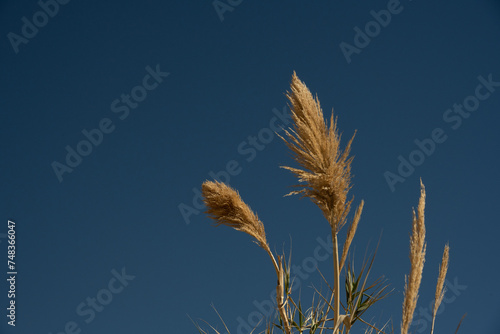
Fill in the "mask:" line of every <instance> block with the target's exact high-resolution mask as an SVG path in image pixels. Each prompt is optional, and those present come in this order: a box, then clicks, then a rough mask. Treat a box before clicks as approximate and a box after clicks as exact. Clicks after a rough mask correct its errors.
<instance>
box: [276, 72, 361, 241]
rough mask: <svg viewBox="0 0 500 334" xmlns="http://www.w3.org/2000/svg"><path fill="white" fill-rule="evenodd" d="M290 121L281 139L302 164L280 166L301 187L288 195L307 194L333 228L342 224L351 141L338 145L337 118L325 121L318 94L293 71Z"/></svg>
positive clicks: (346, 206)
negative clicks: (292, 174) (314, 93)
mask: <svg viewBox="0 0 500 334" xmlns="http://www.w3.org/2000/svg"><path fill="white" fill-rule="evenodd" d="M287 97H288V100H289V101H290V104H291V105H290V109H291V111H292V119H293V122H294V126H293V129H291V130H290V131H287V130H285V137H286V139H285V138H283V137H282V139H283V140H284V141H285V143H286V144H287V146H288V147H289V148H290V150H291V151H292V153H293V155H294V158H295V160H296V161H297V163H298V164H299V165H300V166H301V167H302V168H303V169H299V168H293V167H287V166H284V167H283V168H285V169H288V170H289V171H291V172H292V173H294V174H295V175H296V176H297V177H298V178H299V182H301V184H299V185H297V187H299V188H302V189H300V190H297V191H292V192H290V193H289V194H288V195H292V194H302V195H303V196H304V197H309V198H310V199H311V200H312V201H313V202H314V203H315V204H316V205H318V207H319V208H320V209H321V211H322V212H323V215H324V216H325V218H326V219H327V220H328V222H329V223H330V225H331V226H332V229H334V230H335V231H336V232H337V231H338V230H339V229H340V228H341V227H342V225H344V224H345V220H346V217H347V214H348V213H349V210H350V207H351V202H352V200H350V201H348V200H347V194H348V192H349V190H350V189H351V161H352V157H351V158H349V153H350V149H351V143H352V140H353V139H354V136H353V137H352V138H351V140H350V141H349V142H348V143H347V146H346V148H345V150H344V151H343V152H342V150H341V149H340V137H341V136H340V135H339V133H338V131H337V122H336V119H334V118H333V112H332V115H331V116H330V124H329V125H328V124H327V123H326V122H325V119H324V117H323V111H322V110H321V106H320V104H319V100H318V98H317V97H316V98H313V96H312V94H311V92H310V91H309V89H308V88H307V86H306V85H305V84H304V83H303V82H302V81H300V79H299V78H298V77H297V74H296V73H295V72H294V73H293V76H292V82H291V92H288V94H287Z"/></svg>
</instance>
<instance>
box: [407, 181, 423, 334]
mask: <svg viewBox="0 0 500 334" xmlns="http://www.w3.org/2000/svg"><path fill="white" fill-rule="evenodd" d="M424 210H425V187H424V185H423V183H422V180H420V200H419V202H418V209H417V211H418V215H417V214H415V210H413V227H412V235H411V237H410V263H411V269H410V275H409V276H408V277H406V279H405V280H406V283H405V295H404V301H403V318H402V321H401V334H407V333H408V329H409V328H410V325H411V322H412V320H413V313H414V311H415V307H416V306H417V300H418V290H419V289H420V282H421V281H422V271H423V269H424V262H425V248H426V244H425V222H424V218H425V215H424Z"/></svg>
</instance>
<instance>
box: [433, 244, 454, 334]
mask: <svg viewBox="0 0 500 334" xmlns="http://www.w3.org/2000/svg"><path fill="white" fill-rule="evenodd" d="M449 258H450V247H449V246H448V244H447V245H446V246H444V251H443V258H442V259H441V266H440V267H439V276H438V280H437V284H436V295H435V297H434V306H433V308H432V325H431V334H432V333H434V323H435V321H436V315H437V311H438V309H439V306H440V305H441V302H442V301H443V298H444V293H445V292H446V288H445V287H444V280H445V278H446V272H447V271H448V260H449Z"/></svg>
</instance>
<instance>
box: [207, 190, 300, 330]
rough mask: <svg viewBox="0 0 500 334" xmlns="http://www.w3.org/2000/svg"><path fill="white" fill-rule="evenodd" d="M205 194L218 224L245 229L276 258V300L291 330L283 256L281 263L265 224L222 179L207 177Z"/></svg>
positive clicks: (212, 215)
mask: <svg viewBox="0 0 500 334" xmlns="http://www.w3.org/2000/svg"><path fill="white" fill-rule="evenodd" d="M201 189H202V194H203V201H204V202H205V205H206V206H207V210H206V213H207V214H208V215H209V216H210V218H212V219H214V220H215V222H216V225H217V226H219V225H226V226H229V227H232V228H234V229H235V230H238V231H241V232H245V233H247V234H249V235H251V236H252V237H254V238H255V239H256V241H257V244H258V245H259V246H260V247H262V248H263V249H264V250H265V251H266V252H267V254H268V255H269V257H270V258H271V261H272V262H273V266H274V270H275V271H276V275H277V276H278V283H277V287H276V290H277V295H276V302H277V305H278V310H279V312H280V315H281V318H282V320H283V327H284V328H285V333H287V334H290V333H291V330H290V324H289V323H288V317H287V315H286V312H285V304H286V302H285V301H284V298H283V296H284V284H283V267H282V264H281V259H280V258H279V257H278V260H279V264H278V262H276V259H275V258H274V255H273V253H272V252H271V249H270V248H269V244H268V243H267V239H266V232H265V230H264V224H263V223H262V222H261V221H260V220H259V218H258V217H257V214H255V213H254V212H253V211H252V209H250V207H249V206H248V205H247V204H246V203H245V202H243V200H242V199H241V197H240V194H239V193H238V192H237V191H236V190H234V189H233V188H231V187H229V186H228V185H226V184H224V183H222V182H218V181H215V182H213V181H205V182H204V183H203V185H202V187H201Z"/></svg>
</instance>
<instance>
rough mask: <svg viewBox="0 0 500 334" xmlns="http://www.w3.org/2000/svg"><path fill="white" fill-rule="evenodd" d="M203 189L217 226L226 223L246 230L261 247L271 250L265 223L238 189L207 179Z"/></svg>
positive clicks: (211, 215) (209, 213)
mask: <svg viewBox="0 0 500 334" xmlns="http://www.w3.org/2000/svg"><path fill="white" fill-rule="evenodd" d="M201 189H202V193H203V197H204V198H203V200H204V202H205V205H206V206H207V210H206V213H207V214H208V215H209V216H210V218H212V219H214V220H215V222H216V225H217V226H219V225H226V226H229V227H232V228H234V229H235V230H238V231H241V232H245V233H247V234H249V235H251V236H252V237H254V238H255V239H256V240H257V244H258V245H259V246H260V247H262V248H263V249H265V250H266V251H268V250H269V245H268V243H267V239H266V232H265V231H264V224H262V222H261V221H260V220H259V218H258V217H257V215H256V214H255V213H254V212H253V211H252V209H250V207H249V206H248V205H247V204H246V203H245V202H243V200H242V199H241V197H240V194H239V193H238V192H237V191H236V190H234V189H233V188H231V187H229V186H228V185H226V184H224V183H222V182H218V181H215V182H213V181H205V182H204V183H203V185H202V187H201Z"/></svg>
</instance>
